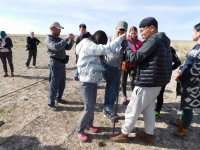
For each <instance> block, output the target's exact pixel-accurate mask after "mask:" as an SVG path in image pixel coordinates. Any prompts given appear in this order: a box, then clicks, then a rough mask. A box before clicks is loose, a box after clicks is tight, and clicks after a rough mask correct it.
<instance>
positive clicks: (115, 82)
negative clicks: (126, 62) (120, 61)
mask: <svg viewBox="0 0 200 150" xmlns="http://www.w3.org/2000/svg"><path fill="white" fill-rule="evenodd" d="M103 66H104V70H103V77H104V79H105V80H106V90H105V100H104V107H109V108H113V106H114V104H115V101H116V99H117V96H118V93H119V85H120V76H121V71H120V69H119V68H116V67H112V66H109V65H106V64H104V65H103Z"/></svg>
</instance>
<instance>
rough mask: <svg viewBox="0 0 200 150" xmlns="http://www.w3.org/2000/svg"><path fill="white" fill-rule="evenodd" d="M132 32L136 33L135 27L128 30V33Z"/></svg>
mask: <svg viewBox="0 0 200 150" xmlns="http://www.w3.org/2000/svg"><path fill="white" fill-rule="evenodd" d="M132 31H135V32H138V29H137V28H136V27H135V26H132V27H130V28H129V30H128V33H130V32H132Z"/></svg>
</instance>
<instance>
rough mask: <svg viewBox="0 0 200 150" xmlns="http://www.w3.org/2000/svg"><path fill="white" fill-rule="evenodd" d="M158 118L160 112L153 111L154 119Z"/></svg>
mask: <svg viewBox="0 0 200 150" xmlns="http://www.w3.org/2000/svg"><path fill="white" fill-rule="evenodd" d="M158 118H160V112H158V111H155V119H158Z"/></svg>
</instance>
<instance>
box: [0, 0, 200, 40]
mask: <svg viewBox="0 0 200 150" xmlns="http://www.w3.org/2000/svg"><path fill="white" fill-rule="evenodd" d="M0 6H1V13H0V31H2V30H5V31H6V32H7V33H8V34H29V33H30V31H34V32H35V34H36V35H37V34H44V35H46V34H49V26H50V24H51V23H52V22H54V21H58V22H59V23H60V24H61V25H62V26H64V29H63V30H62V32H61V34H63V35H65V34H69V33H73V34H75V35H78V34H79V29H78V26H79V24H80V23H85V24H86V25H87V30H88V31H89V32H90V33H94V32H95V31H97V30H103V31H105V32H106V33H107V35H109V36H111V35H113V34H114V33H115V27H116V25H117V23H118V22H119V21H121V20H124V21H127V22H128V25H129V27H131V26H136V27H138V26H139V23H140V21H141V20H142V19H144V18H145V17H155V18H156V19H157V21H158V26H159V31H160V32H165V33H166V34H167V36H168V37H169V38H170V39H172V40H191V37H192V35H191V34H192V30H193V27H194V25H195V24H197V23H200V1H199V0H167V1H164V0H163V1H162V0H0Z"/></svg>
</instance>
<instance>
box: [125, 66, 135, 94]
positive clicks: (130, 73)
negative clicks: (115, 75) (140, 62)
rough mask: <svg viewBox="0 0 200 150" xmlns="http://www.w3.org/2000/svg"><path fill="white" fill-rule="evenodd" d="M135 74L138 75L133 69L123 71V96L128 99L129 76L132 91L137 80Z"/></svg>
mask: <svg viewBox="0 0 200 150" xmlns="http://www.w3.org/2000/svg"><path fill="white" fill-rule="evenodd" d="M135 74H136V70H133V69H132V68H130V67H128V68H127V70H126V71H122V94H123V96H126V97H127V93H126V84H127V79H128V75H129V77H130V81H131V89H132V90H133V89H134V82H133V81H134V79H135Z"/></svg>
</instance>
